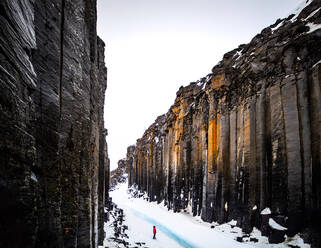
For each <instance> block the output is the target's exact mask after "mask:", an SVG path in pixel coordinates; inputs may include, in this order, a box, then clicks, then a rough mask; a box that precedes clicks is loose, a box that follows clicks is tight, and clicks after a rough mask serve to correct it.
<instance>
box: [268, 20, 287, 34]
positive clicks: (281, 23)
mask: <svg viewBox="0 0 321 248" xmlns="http://www.w3.org/2000/svg"><path fill="white" fill-rule="evenodd" d="M283 24H284V20H283V21H281V22H280V23H279V24H278V25H276V26H275V27H274V28H271V30H272V34H273V33H274V31H275V30H277V29H279V28H280V27H281V26H282V25H283Z"/></svg>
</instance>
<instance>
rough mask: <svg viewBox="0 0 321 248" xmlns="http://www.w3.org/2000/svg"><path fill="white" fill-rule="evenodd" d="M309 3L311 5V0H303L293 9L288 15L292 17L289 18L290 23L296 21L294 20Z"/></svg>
mask: <svg viewBox="0 0 321 248" xmlns="http://www.w3.org/2000/svg"><path fill="white" fill-rule="evenodd" d="M310 3H312V0H304V1H302V2H301V3H300V4H299V6H298V7H296V8H295V10H294V11H293V12H292V13H290V15H294V16H293V17H292V18H291V20H290V21H291V22H294V21H296V19H297V18H298V16H299V15H300V13H301V12H302V10H303V9H305V8H306V7H307V6H309V5H310Z"/></svg>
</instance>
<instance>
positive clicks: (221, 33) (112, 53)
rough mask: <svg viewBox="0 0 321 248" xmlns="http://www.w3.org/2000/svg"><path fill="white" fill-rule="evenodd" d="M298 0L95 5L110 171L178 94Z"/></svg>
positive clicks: (139, 0) (152, 0)
mask: <svg viewBox="0 0 321 248" xmlns="http://www.w3.org/2000/svg"><path fill="white" fill-rule="evenodd" d="M301 1H302V0H270V1H265V0H242V1H240V0H223V1H222V0H98V5H97V10H98V23H97V28H98V35H99V36H100V37H101V38H102V39H103V40H104V42H105V44H106V52H105V56H106V58H105V62H106V65H107V68H108V79H107V92H106V99H105V102H106V104H105V126H106V128H107V129H108V132H109V135H108V137H107V142H108V149H109V157H110V160H111V169H115V168H116V167H117V161H118V160H119V159H121V158H124V157H125V156H126V151H127V147H128V146H129V145H132V144H135V143H136V140H137V139H138V138H140V137H141V136H142V135H143V133H144V131H145V130H146V129H147V128H148V127H149V126H150V125H151V124H152V123H153V122H154V120H155V119H156V117H157V116H159V115H162V114H164V113H166V112H167V110H168V109H169V107H170V106H171V105H172V104H173V103H174V100H175V96H176V91H177V90H178V88H179V87H180V86H181V85H184V86H186V85H188V84H189V83H190V82H193V81H196V80H198V79H200V78H201V77H204V76H206V75H207V74H208V73H210V72H211V69H212V68H213V66H214V65H216V64H217V63H218V62H219V61H220V60H221V58H222V56H223V55H224V53H226V52H228V51H230V50H232V49H234V48H237V47H238V46H239V45H240V44H242V43H248V42H250V40H251V39H252V38H253V37H254V36H255V35H256V34H258V33H260V32H261V30H262V29H263V28H265V27H267V26H269V25H271V24H273V23H274V22H275V21H276V20H277V19H278V18H281V17H285V16H287V15H288V14H289V13H290V12H291V11H292V10H293V9H295V7H296V6H297V5H298V4H299V3H300V2H301Z"/></svg>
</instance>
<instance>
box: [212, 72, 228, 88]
mask: <svg viewBox="0 0 321 248" xmlns="http://www.w3.org/2000/svg"><path fill="white" fill-rule="evenodd" d="M224 84H225V74H224V73H223V74H218V75H215V76H213V77H212V79H211V85H212V88H213V89H217V88H220V87H221V86H222V85H224Z"/></svg>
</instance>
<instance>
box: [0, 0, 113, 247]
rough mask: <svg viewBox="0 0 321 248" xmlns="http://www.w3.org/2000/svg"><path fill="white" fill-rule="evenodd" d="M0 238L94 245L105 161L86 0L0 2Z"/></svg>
mask: <svg viewBox="0 0 321 248" xmlns="http://www.w3.org/2000/svg"><path fill="white" fill-rule="evenodd" d="M0 25H1V31H0V32H1V35H0V61H1V63H0V115H1V118H0V130H1V139H0V160H1V167H0V199H1V204H0V247H41V248H43V247H65V248H66V247H97V246H98V243H101V242H102V240H103V238H104V231H103V215H104V203H105V198H107V196H108V187H109V183H108V177H109V174H108V173H109V164H108V154H107V144H106V142H105V136H106V130H105V129H104V120H103V111H104V94H105V90H106V85H107V84H106V79H107V78H106V77H107V69H106V67H105V64H104V43H103V41H102V40H100V39H99V38H98V37H97V34H96V1H95V0H85V1H80V0H79V1H78V0H77V1H71V0H52V1H42V0H19V1H18V0H14V1H12V0H3V1H1V3H0Z"/></svg>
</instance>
